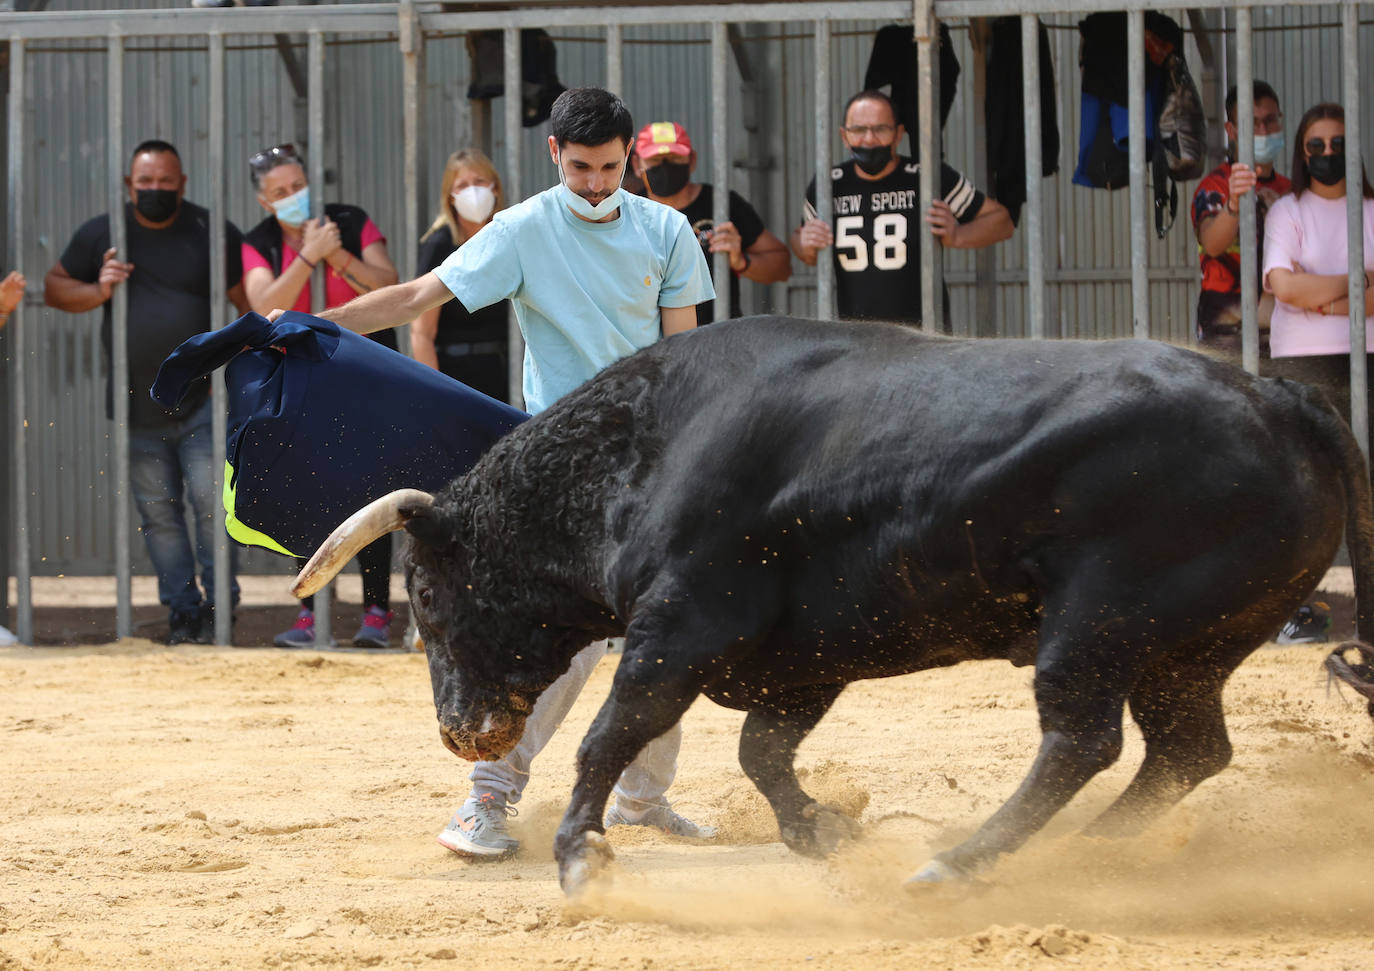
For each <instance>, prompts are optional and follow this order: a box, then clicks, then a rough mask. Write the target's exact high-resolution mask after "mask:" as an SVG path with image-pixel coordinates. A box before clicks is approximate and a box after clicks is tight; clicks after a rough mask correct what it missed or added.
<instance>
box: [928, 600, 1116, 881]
mask: <svg viewBox="0 0 1374 971" xmlns="http://www.w3.org/2000/svg"><path fill="white" fill-rule="evenodd" d="M1084 626H1085V627H1087V628H1088V630H1086V631H1085V632H1083V633H1082V634H1081V635H1080V637H1081V639H1082V642H1081V643H1079V642H1078V641H1076V640H1075V639H1074V638H1072V637H1068V636H1064V635H1062V634H1061V635H1060V636H1057V637H1055V638H1054V639H1052V640H1050V641H1049V642H1048V643H1045V644H1044V645H1042V647H1041V649H1040V654H1039V657H1038V659H1037V662H1036V675H1035V700H1036V707H1037V708H1038V709H1039V712H1040V728H1041V732H1042V737H1041V740H1040V751H1039V752H1038V753H1037V754H1036V757H1035V762H1034V763H1033V764H1032V766H1031V770H1030V773H1029V774H1028V775H1027V776H1026V778H1025V780H1024V781H1023V782H1022V783H1021V785H1020V787H1019V788H1017V790H1016V792H1015V793H1013V794H1012V796H1011V798H1010V799H1008V800H1007V801H1006V803H1005V804H1004V805H1003V806H1002V807H1001V808H1000V809H998V810H997V812H995V813H993V815H992V817H991V818H989V819H988V821H987V822H986V823H984V824H983V826H982V828H980V829H979V830H978V832H977V833H975V834H974V835H973V836H972V837H970V838H969V839H967V840H966V841H964V842H963V843H961V844H959V845H958V846H956V847H954V848H953V849H949V850H946V851H945V852H943V853H940V854H937V855H936V857H935V859H934V860H932V861H931V862H930V863H928V864H927V865H926V866H925V867H924V868H922V869H921V870H920V871H919V872H918V873H917V874H916V875H915V876H913V877H912V878H911V880H910V881H908V883H909V884H912V885H924V884H928V883H939V882H943V881H946V880H952V879H957V878H960V877H964V876H968V875H971V874H973V873H975V872H977V871H978V870H981V869H983V868H984V867H986V866H988V865H990V864H991V863H993V862H994V861H995V860H996V859H997V857H998V856H1000V855H1001V854H1003V853H1009V852H1011V851H1012V850H1015V849H1017V848H1018V847H1019V846H1021V844H1022V843H1024V842H1025V841H1026V840H1027V839H1029V838H1030V837H1031V836H1032V835H1034V834H1035V833H1036V832H1038V831H1039V830H1040V828H1041V827H1043V826H1044V825H1045V823H1047V822H1049V820H1050V818H1051V817H1052V816H1053V815H1054V814H1055V813H1057V812H1058V811H1059V810H1060V809H1062V808H1063V807H1064V806H1065V805H1066V804H1067V803H1068V802H1069V800H1070V799H1072V798H1073V797H1074V796H1075V795H1076V794H1077V793H1078V791H1079V790H1080V789H1082V788H1083V786H1084V785H1085V784H1086V783H1087V781H1088V780H1089V779H1091V778H1092V777H1093V776H1094V775H1096V774H1097V773H1098V772H1100V771H1102V770H1103V769H1105V768H1106V767H1107V766H1109V765H1111V764H1112V763H1113V762H1115V761H1116V759H1117V757H1118V756H1119V755H1120V754H1121V716H1122V711H1123V709H1124V708H1125V703H1126V693H1127V691H1128V690H1129V688H1130V684H1131V682H1132V681H1133V679H1134V671H1135V668H1136V666H1137V665H1138V662H1136V661H1135V660H1134V659H1135V658H1138V657H1139V652H1138V649H1137V648H1136V647H1135V646H1134V645H1130V644H1124V643H1120V642H1118V643H1117V644H1110V643H1108V642H1107V639H1106V637H1104V636H1103V635H1102V634H1101V633H1098V632H1096V631H1092V630H1091V627H1090V625H1086V624H1085V625H1084Z"/></svg>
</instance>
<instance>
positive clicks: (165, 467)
mask: <svg viewBox="0 0 1374 971" xmlns="http://www.w3.org/2000/svg"><path fill="white" fill-rule="evenodd" d="M124 184H125V185H126V186H127V187H128V190H129V202H128V204H127V205H126V206H125V207H124V221H125V231H126V239H127V242H128V254H127V255H128V260H127V261H125V260H121V259H119V255H120V254H117V253H116V252H115V250H114V248H113V247H112V246H111V243H110V240H111V233H110V217H109V215H108V214H105V215H100V216H96V217H95V218H94V219H91V220H88V221H87V222H85V223H83V224H82V225H81V227H80V228H79V229H77V231H76V233H75V234H74V235H73V236H72V239H71V242H69V243H68V244H67V248H66V249H65V250H64V251H63V253H62V256H61V258H60V259H59V260H58V261H57V263H55V264H54V265H53V268H52V269H51V270H49V271H48V274H47V276H46V277H45V278H44V281H43V299H44V300H45V302H46V303H47V304H48V306H50V307H56V308H57V309H58V310H65V311H68V312H69V313H84V312H86V311H88V310H94V309H95V308H96V307H103V308H104V313H103V323H102V330H101V336H102V339H103V342H104V345H105V352H106V355H107V356H108V355H109V353H110V345H111V337H112V315H111V311H110V296H111V294H112V293H113V292H114V289H115V287H117V286H119V285H121V284H123V283H126V282H127V284H128V287H129V291H128V294H129V314H128V361H129V476H130V486H131V488H132V491H133V494H134V500H135V501H136V503H137V505H138V511H139V516H140V518H141V521H142V532H143V541H144V543H145V544H146V545H147V548H148V556H149V558H150V559H151V560H152V561H153V567H154V569H155V570H156V571H157V587H158V598H159V599H160V600H161V601H162V603H163V604H164V605H165V606H166V607H167V610H168V636H167V642H168V643H169V644H183V643H189V642H196V643H203V644H208V643H210V641H211V640H212V638H213V635H214V596H215V577H214V509H215V505H214V504H215V502H216V501H217V499H218V496H216V494H215V489H214V482H215V477H214V465H213V458H212V452H211V443H212V442H213V440H214V439H213V433H212V429H211V420H212V414H211V407H210V384H209V381H208V380H203V381H201V382H200V384H199V386H198V387H195V388H193V389H192V390H191V392H190V393H189V394H188V395H187V396H186V397H185V398H184V399H183V400H182V402H181V404H180V406H178V407H177V408H176V409H175V410H172V411H168V410H166V409H164V408H163V407H162V406H160V405H158V404H157V403H155V402H154V401H153V400H152V399H151V398H150V397H149V396H148V389H149V388H150V387H151V386H152V383H153V379H154V378H155V377H156V376H157V369H158V366H159V365H161V363H162V359H163V358H165V357H166V356H167V355H168V354H170V353H171V352H172V351H173V350H174V349H175V348H176V347H177V346H179V345H180V344H181V342H182V341H184V340H186V339H187V338H189V337H193V336H195V335H196V334H199V333H202V332H204V331H207V330H210V329H212V327H213V319H214V315H215V314H216V313H218V312H219V311H220V310H221V308H218V307H211V306H210V226H211V222H210V213H209V212H207V211H206V210H205V209H203V208H201V207H200V206H197V205H195V204H194V203H190V202H186V201H185V199H184V198H183V195H184V193H185V191H186V176H185V174H183V172H182V170H181V157H180V156H179V155H178V154H177V150H176V149H175V148H174V147H172V145H170V144H169V143H167V142H164V141H156V140H154V141H146V142H143V143H142V144H140V145H139V146H138V147H137V148H136V149H134V153H133V156H132V158H131V160H130V163H129V174H128V175H127V176H125V177H124ZM241 248H242V238H241V236H240V235H239V231H238V229H236V228H235V227H234V225H233V224H232V223H229V222H226V223H225V268H224V273H225V284H226V286H227V287H228V296H229V299H230V300H231V301H232V302H233V304H234V306H235V307H236V308H238V311H239V312H240V313H247V311H248V300H247V298H246V297H245V295H244V292H243V283H242V280H241V277H242V276H243V270H242V261H241V260H240V249H241ZM112 384H113V382H112ZM106 410H107V414H108V415H109V417H111V418H113V417H114V396H113V390H111V392H110V396H109V398H108V399H107V401H106ZM187 499H189V501H190V503H191V506H192V508H193V510H194V514H195V523H196V537H195V539H196V542H195V544H194V546H193V545H192V542H191V538H190V537H189V536H188V534H187V530H186V517H185V505H184V503H185V501H186V500H187ZM193 551H194V552H193ZM197 561H199V563H200V568H201V572H200V580H201V584H202V586H203V595H202V590H201V589H200V588H198V587H197V586H196V563H197ZM230 585H231V587H232V589H233V593H234V599H235V600H236V601H237V599H238V586H237V583H234V582H231V584H230Z"/></svg>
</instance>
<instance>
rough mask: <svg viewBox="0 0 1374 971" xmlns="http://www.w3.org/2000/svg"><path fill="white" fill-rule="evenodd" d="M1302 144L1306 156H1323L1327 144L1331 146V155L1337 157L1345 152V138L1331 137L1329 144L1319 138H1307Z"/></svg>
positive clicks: (1339, 136)
mask: <svg viewBox="0 0 1374 971" xmlns="http://www.w3.org/2000/svg"><path fill="white" fill-rule="evenodd" d="M1302 144H1303V148H1305V149H1307V154H1308V155H1325V154H1326V146H1327V145H1328V144H1329V145H1330V146H1331V152H1332V154H1334V155H1339V154H1341V153H1342V152H1344V151H1345V136H1344V135H1332V136H1331V140H1330V141H1329V142H1328V141H1326V140H1324V139H1321V138H1309V139H1308V140H1307V141H1305V142H1303V143H1302Z"/></svg>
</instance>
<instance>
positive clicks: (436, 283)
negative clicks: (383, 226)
mask: <svg viewBox="0 0 1374 971" xmlns="http://www.w3.org/2000/svg"><path fill="white" fill-rule="evenodd" d="M452 299H453V293H452V292H451V291H450V290H449V288H448V287H446V286H444V284H443V283H442V282H441V281H440V280H439V278H438V277H437V276H435V275H434V274H433V273H426V274H425V275H424V276H421V277H417V278H416V279H414V280H411V281H409V282H407V283H397V284H394V285H393V286H389V287H382V288H381V289H380V290H373V291H372V292H371V293H365V294H363V295H361V296H359V297H356V298H354V299H353V300H350V301H348V303H346V304H344V305H343V306H341V307H331V308H330V309H329V310H326V311H324V312H323V313H321V314H320V316H321V317H323V318H324V319H325V320H332V321H334V323H336V324H338V325H339V326H340V327H345V328H347V329H348V330H351V331H355V332H357V333H359V334H371V333H373V332H374V331H378V330H386V329H387V328H388V327H397V326H399V325H401V324H408V323H410V321H412V320H414V319H415V318H416V317H418V316H420V314H422V313H424V312H425V311H426V310H429V309H430V308H431V307H437V306H439V305H440V304H442V303H445V302H446V301H449V300H452ZM283 312H284V311H281V310H273V311H272V312H271V313H270V314H268V315H267V316H268V318H269V319H270V320H276V319H277V318H278V317H280V316H281V315H282V313H283Z"/></svg>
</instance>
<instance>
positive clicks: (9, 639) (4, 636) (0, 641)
mask: <svg viewBox="0 0 1374 971" xmlns="http://www.w3.org/2000/svg"><path fill="white" fill-rule="evenodd" d="M18 643H19V638H17V637H15V636H14V635H13V634H11V633H10V630H9V628H8V627H6V626H5V625H4V624H0V647H9V646H10V645H11V644H18Z"/></svg>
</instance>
